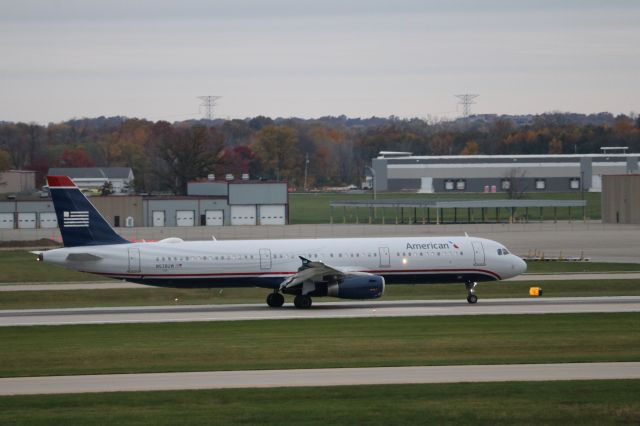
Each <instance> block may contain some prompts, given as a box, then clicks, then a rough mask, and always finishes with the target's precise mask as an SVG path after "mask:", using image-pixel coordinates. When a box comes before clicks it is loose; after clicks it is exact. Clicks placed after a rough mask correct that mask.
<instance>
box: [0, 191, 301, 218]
mask: <svg viewBox="0 0 640 426" xmlns="http://www.w3.org/2000/svg"><path fill="white" fill-rule="evenodd" d="M188 188H189V189H188V196H182V197H175V196H149V195H144V196H143V195H120V196H113V195H111V196H104V197H103V196H93V197H90V200H91V202H92V203H93V205H94V206H95V207H96V208H97V209H98V210H99V211H100V213H101V214H102V215H103V216H104V218H105V219H106V220H107V221H108V222H109V223H110V224H111V225H112V226H114V227H134V226H135V227H165V226H166V227H193V226H223V225H284V224H286V223H287V222H288V205H289V200H288V192H287V184H286V182H264V181H220V182H217V181H204V182H192V183H189V186H188ZM57 226H58V224H57V220H56V215H55V211H54V208H53V202H52V201H51V199H50V198H44V199H41V198H37V197H30V198H29V197H18V198H15V199H7V200H2V201H0V228H4V229H14V228H18V229H28V228H31V229H34V228H56V227H57Z"/></svg>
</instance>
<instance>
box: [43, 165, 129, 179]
mask: <svg viewBox="0 0 640 426" xmlns="http://www.w3.org/2000/svg"><path fill="white" fill-rule="evenodd" d="M130 174H131V167H52V168H50V169H49V173H48V175H49V176H69V177H70V178H71V179H74V178H76V179H78V178H79V179H83V178H84V179H104V178H108V179H127V178H128V177H129V175H130Z"/></svg>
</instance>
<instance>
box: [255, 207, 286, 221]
mask: <svg viewBox="0 0 640 426" xmlns="http://www.w3.org/2000/svg"><path fill="white" fill-rule="evenodd" d="M284 222H285V221H284V206H283V205H276V206H260V225H284Z"/></svg>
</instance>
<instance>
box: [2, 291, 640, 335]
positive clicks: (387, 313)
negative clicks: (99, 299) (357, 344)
mask: <svg viewBox="0 0 640 426" xmlns="http://www.w3.org/2000/svg"><path fill="white" fill-rule="evenodd" d="M581 312H582V313H584V312H640V296H620V297H566V298H564V297H563V298H530V299H486V300H480V301H479V302H478V303H477V304H475V305H469V304H468V303H467V302H466V301H465V300H464V299H460V300H411V301H377V302H326V303H316V304H315V305H314V306H313V307H312V308H311V309H308V310H301V309H296V308H294V307H293V306H292V305H291V303H288V304H286V305H285V307H283V308H280V309H273V308H268V307H267V306H266V305H264V304H244V305H185V306H148V307H116V308H72V309H28V310H6V311H0V326H5V327H6V326H28V325H63V324H114V323H151V322H188V321H242V320H270V319H271V320H274V319H297V318H366V317H407V316H442V315H491V314H552V313H581Z"/></svg>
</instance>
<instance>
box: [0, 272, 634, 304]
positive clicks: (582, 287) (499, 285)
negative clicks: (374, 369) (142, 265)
mask: <svg viewBox="0 0 640 426" xmlns="http://www.w3.org/2000/svg"><path fill="white" fill-rule="evenodd" d="M532 286H536V287H542V289H543V291H544V296H545V297H602V296H638V295H640V280H609V279H607V280H592V281H518V282H488V283H480V284H479V285H478V287H477V294H478V297H479V298H480V303H482V300H483V299H492V298H511V297H528V296H529V287H532ZM268 293H269V290H266V289H259V288H227V289H184V290H180V289H173V288H155V287H146V288H142V289H139V288H136V289H111V290H109V289H105V290H68V291H67V290H56V291H8V292H1V293H0V310H3V309H44V308H77V307H107V306H159V305H216V304H231V303H264V301H265V298H266V296H267V294H268ZM466 295H467V293H466V290H465V288H464V285H462V284H429V285H389V286H387V288H386V291H385V294H384V296H383V297H382V299H380V300H387V301H389V300H439V299H440V300H441V299H458V300H460V301H464V300H465V298H466ZM285 298H286V302H287V303H292V302H293V297H292V296H285ZM338 300H340V299H335V298H330V297H325V298H315V299H314V303H322V302H335V301H338Z"/></svg>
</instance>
